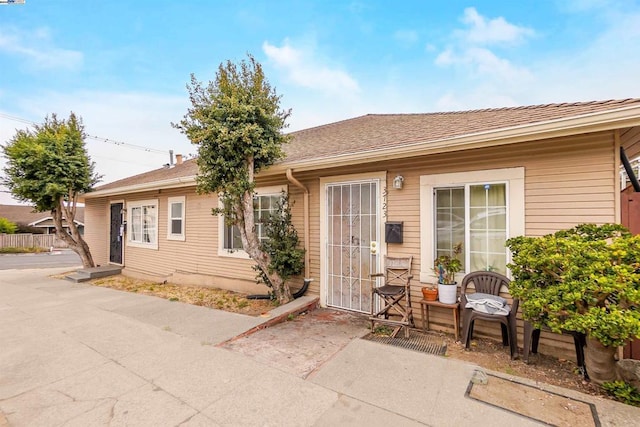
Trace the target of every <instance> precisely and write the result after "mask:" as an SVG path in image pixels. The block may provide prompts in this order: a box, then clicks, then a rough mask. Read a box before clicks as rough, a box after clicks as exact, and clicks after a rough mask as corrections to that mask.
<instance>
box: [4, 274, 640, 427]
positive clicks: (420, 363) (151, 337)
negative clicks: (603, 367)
mask: <svg viewBox="0 0 640 427" xmlns="http://www.w3.org/2000/svg"><path fill="white" fill-rule="evenodd" d="M61 271H62V270H22V271H15V270H10V271H2V272H0V426H2V425H3V423H5V424H7V423H8V425H12V426H103V425H116V426H120V425H123V426H124V425H130V426H147V425H148V426H176V425H180V426H217V425H256V426H258V425H260V426H289V425H291V426H311V425H314V426H336V425H367V426H374V425H385V426H388V425H403V426H405V425H406V426H411V425H475V426H478V425H538V424H536V423H534V422H532V421H530V420H528V419H525V418H522V417H520V416H517V415H514V414H512V413H509V412H506V411H503V410H500V409H497V408H493V407H491V406H487V405H484V404H480V403H478V402H475V401H471V400H469V399H466V398H465V397H464V391H465V389H466V387H467V384H468V383H469V379H470V377H471V374H472V372H473V369H474V366H472V365H468V364H464V363H459V362H457V361H455V360H449V359H446V358H442V357H436V356H429V355H425V354H421V353H417V352H413V351H410V350H403V349H398V348H394V347H389V346H383V345H380V344H377V343H372V342H369V341H364V340H360V339H354V340H353V341H351V342H350V343H349V344H348V345H347V346H346V347H344V348H343V349H342V350H340V351H339V352H338V353H337V355H336V356H335V357H333V358H332V359H331V360H330V361H328V362H327V363H325V364H324V365H323V366H321V367H320V368H318V369H317V370H315V371H314V375H313V376H311V377H309V378H307V379H306V380H305V379H303V378H301V377H300V376H298V375H295V374H292V373H290V372H285V371H283V370H281V369H278V368H277V367H274V366H271V365H269V364H267V363H262V362H260V361H259V360H257V359H256V358H252V357H249V356H246V355H243V354H240V353H237V352H233V351H231V350H229V349H225V348H221V347H217V346H216V344H218V343H222V342H224V341H226V340H228V339H230V338H232V337H234V336H237V335H239V334H241V333H243V332H245V331H247V330H249V329H251V328H254V327H256V326H258V325H259V324H260V323H261V322H264V321H265V320H268V319H264V318H255V317H249V316H243V315H238V314H233V313H227V312H222V311H217V310H211V309H207V308H203V307H196V306H190V305H187V304H181V303H177V302H170V301H167V300H163V299H159V298H155V297H150V296H144V295H137V294H132V293H125V292H120V291H116V290H112V289H105V288H99V287H92V286H88V285H83V284H72V283H70V282H66V281H62V280H56V279H51V278H49V277H47V274H52V273H55V272H61ZM281 308H282V307H281ZM390 366H391V367H392V369H389V367H390ZM582 397H583V398H584V399H586V398H588V397H584V396H582ZM592 400H593V401H595V402H596V404H597V405H598V412H599V414H600V420H601V421H602V423H603V425H630V424H625V423H627V422H633V421H634V420H637V419H638V417H640V410H638V409H636V408H632V407H629V406H626V405H621V404H617V403H614V402H610V401H605V400H602V399H593V398H592ZM2 414H3V415H2Z"/></svg>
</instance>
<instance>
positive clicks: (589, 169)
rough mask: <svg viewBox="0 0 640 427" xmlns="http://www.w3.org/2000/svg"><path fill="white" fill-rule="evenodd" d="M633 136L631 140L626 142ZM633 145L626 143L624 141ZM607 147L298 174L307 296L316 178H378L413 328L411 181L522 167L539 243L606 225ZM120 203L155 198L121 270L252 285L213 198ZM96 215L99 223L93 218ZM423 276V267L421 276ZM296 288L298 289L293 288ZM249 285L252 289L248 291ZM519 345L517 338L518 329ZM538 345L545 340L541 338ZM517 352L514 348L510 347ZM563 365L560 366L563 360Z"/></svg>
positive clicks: (101, 207)
mask: <svg viewBox="0 0 640 427" xmlns="http://www.w3.org/2000/svg"><path fill="white" fill-rule="evenodd" d="M634 135H635V136H634ZM639 135H640V133H639V132H638V130H637V128H634V129H632V130H629V131H627V132H625V133H624V134H623V136H625V138H626V139H625V138H623V140H624V141H627V142H628V141H632V140H634V141H635V142H633V143H632V142H628V144H630V145H629V146H640V144H639V143H638V142H637V140H638V138H637V137H639ZM634 138H635V139H634ZM615 155H616V154H615V142H614V133H613V132H599V133H592V134H586V135H580V136H574V137H564V138H556V139H549V140H543V141H534V142H527V143H520V144H514V145H509V146H502V147H493V148H484V149H474V150H468V151H461V152H455V153H445V154H438V155H430V156H422V157H418V156H416V157H413V158H407V159H404V160H394V161H389V162H384V163H381V162H377V163H370V164H364V165H354V166H351V167H348V168H345V167H342V168H335V169H330V170H322V171H311V172H309V171H305V172H299V173H296V172H295V171H294V176H295V177H296V179H298V180H299V181H300V182H301V183H302V184H304V185H305V186H306V187H307V188H308V189H309V193H310V197H309V212H310V216H311V218H310V220H309V221H310V222H309V236H304V234H303V231H304V219H303V208H304V206H303V193H302V190H300V189H299V188H297V187H295V186H293V185H289V194H290V196H291V200H292V201H293V202H294V205H293V221H294V225H295V227H296V229H297V231H298V233H299V236H300V239H301V242H302V241H303V240H304V239H306V238H307V237H308V238H309V239H310V240H309V245H310V247H309V254H310V265H309V268H310V275H311V277H312V278H314V279H315V280H314V282H312V284H311V286H310V290H309V293H311V294H320V286H321V285H322V281H321V276H322V270H321V268H323V264H322V260H321V259H320V248H321V244H323V239H322V237H321V236H320V221H321V218H320V217H319V212H320V200H321V198H322V197H324V195H323V194H322V192H321V188H320V178H321V177H331V176H338V175H345V174H357V173H367V172H370V173H373V172H380V171H386V173H387V193H386V211H385V217H384V218H382V222H384V221H403V222H404V243H403V244H389V245H387V248H386V250H387V254H388V255H392V256H400V255H412V256H413V259H414V261H413V275H414V281H413V287H412V300H413V305H414V314H415V318H416V323H417V325H418V326H420V325H421V319H420V307H419V304H418V301H419V300H420V299H421V298H422V296H421V292H420V287H421V286H422V285H421V284H420V283H419V277H420V274H419V273H420V270H421V266H420V176H421V175H429V174H441V173H453V172H466V171H478V170H488V169H500V168H513V167H524V169H525V229H526V234H527V235H530V236H540V235H544V234H547V233H551V232H554V231H557V230H559V229H563V228H568V227H571V226H574V225H576V224H579V223H583V222H595V223H606V222H614V221H615V218H616V209H617V207H616V202H615V197H614V196H615V188H616V186H615V180H616V179H617V176H618V174H617V171H616V170H615V169H616V168H615ZM398 174H400V175H402V176H403V177H404V186H403V188H402V189H401V190H395V189H393V188H392V181H393V178H394V177H395V176H396V175H398ZM276 184H277V185H286V178H285V177H284V176H283V177H275V178H270V179H269V180H268V181H267V180H263V181H260V185H276ZM182 195H185V196H186V224H185V225H186V240H185V241H184V242H182V241H170V240H167V239H166V235H167V197H173V196H182ZM120 198H124V199H125V200H126V201H134V200H145V199H156V198H157V199H158V202H159V204H158V207H159V221H158V229H159V230H158V250H151V249H143V248H134V247H126V248H125V264H126V269H127V270H130V271H137V272H142V273H146V274H149V275H154V276H165V277H171V275H172V274H174V273H186V274H199V275H207V276H211V277H212V278H213V283H214V284H215V280H219V281H225V282H229V281H231V282H232V283H233V282H234V281H235V282H236V283H243V284H244V285H247V284H251V283H253V282H254V277H255V272H254V271H253V270H252V269H251V265H252V262H251V261H250V260H244V259H238V258H230V257H225V256H219V255H218V238H219V236H218V220H217V218H216V217H213V216H212V215H211V209H212V208H214V207H215V206H216V203H217V202H216V198H215V197H214V196H203V195H197V194H196V192H195V188H193V187H190V188H183V189H175V190H167V191H165V190H162V191H160V192H158V191H155V192H148V193H140V194H135V195H123V196H122V197H120ZM107 206H108V202H107V201H106V200H102V201H101V200H97V201H94V200H90V201H89V202H88V203H87V212H86V217H87V218H86V223H87V232H86V233H87V234H86V235H87V239H88V240H90V244H91V248H92V250H93V251H95V254H96V255H97V257H98V258H99V259H101V260H104V259H106V257H107V255H108V254H107V248H106V246H108V230H107V229H108V219H107V214H108V208H107ZM101 216H102V218H101ZM381 243H382V242H381ZM427 268H428V267H427ZM298 282H301V280H299V279H298ZM254 286H255V285H254ZM430 313H431V316H430V320H431V325H432V328H436V329H438V328H440V329H447V328H448V329H449V330H450V329H451V327H452V320H451V313H450V310H438V309H437V308H435V307H432V308H431V312H430ZM476 333H477V334H487V335H491V336H494V337H495V336H498V335H499V328H496V327H494V325H491V326H490V327H486V325H483V324H482V322H480V321H479V322H478V325H476ZM519 336H520V337H521V336H522V331H521V328H520V332H519ZM544 337H546V339H545V338H544ZM520 345H522V342H520ZM572 348H573V347H572V341H571V339H570V338H566V337H561V336H559V335H555V334H545V335H543V340H541V342H540V350H541V351H542V352H549V351H550V350H555V351H558V350H559V351H561V352H564V354H565V355H569V356H570V353H571V351H572ZM569 356H567V357H569Z"/></svg>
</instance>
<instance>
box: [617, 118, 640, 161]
mask: <svg viewBox="0 0 640 427" xmlns="http://www.w3.org/2000/svg"><path fill="white" fill-rule="evenodd" d="M620 144H621V145H622V147H624V149H625V152H626V153H627V156H628V157H629V159H630V160H631V159H635V158H636V157H639V156H640V126H636V127H632V128H627V129H622V130H621V131H620Z"/></svg>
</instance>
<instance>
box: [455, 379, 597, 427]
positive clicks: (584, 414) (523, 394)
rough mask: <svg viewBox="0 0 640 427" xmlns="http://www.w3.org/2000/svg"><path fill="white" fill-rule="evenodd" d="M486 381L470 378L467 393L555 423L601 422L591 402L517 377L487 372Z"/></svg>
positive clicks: (584, 426) (560, 425)
mask: <svg viewBox="0 0 640 427" xmlns="http://www.w3.org/2000/svg"><path fill="white" fill-rule="evenodd" d="M485 378H486V381H484V382H476V383H474V382H473V381H472V382H471V384H470V385H469V389H468V390H467V395H468V396H469V397H470V398H472V399H475V400H478V401H481V402H484V403H487V404H489V405H491V406H496V407H498V408H502V409H506V410H508V411H511V412H514V413H516V414H520V415H523V416H525V417H528V418H531V419H534V420H537V421H540V422H542V423H545V424H547V425H553V426H558V427H570V426H576V425H579V426H582V427H587V426H593V427H595V426H596V425H600V423H599V422H598V421H596V419H594V414H595V408H594V407H593V405H591V404H589V403H586V402H582V401H580V400H576V399H571V398H569V397H566V396H562V395H559V394H556V393H551V392H548V391H545V390H540V389H539V388H536V387H531V386H528V385H526V384H522V383H520V382H517V381H510V380H507V379H504V378H500V377H497V376H494V375H487V376H486V377H485Z"/></svg>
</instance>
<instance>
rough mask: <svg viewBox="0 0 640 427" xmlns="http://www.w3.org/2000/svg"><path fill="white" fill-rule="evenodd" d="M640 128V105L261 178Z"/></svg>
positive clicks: (332, 159)
mask: <svg viewBox="0 0 640 427" xmlns="http://www.w3.org/2000/svg"><path fill="white" fill-rule="evenodd" d="M639 125H640V106H638V105H634V106H630V107H623V108H618V109H615V110H609V111H603V112H594V113H590V114H583V115H580V116H574V117H567V118H560V119H554V120H547V121H544V122H539V123H532V124H526V125H519V126H512V127H508V128H501V129H497V130H490V131H485V132H477V133H472V134H466V135H461V136H455V137H450V138H442V139H436V140H421V141H415V142H411V143H407V144H402V146H398V147H391V148H389V147H382V148H377V149H372V150H363V151H359V152H357V153H345V154H337V155H331V156H326V157H321V158H314V159H309V160H300V161H291V162H287V161H286V160H285V161H284V162H282V163H278V164H275V165H273V166H271V167H269V168H268V169H265V170H263V171H261V172H260V173H259V175H260V176H274V175H279V174H283V173H285V172H286V170H287V169H293V170H295V171H297V172H300V171H310V170H317V169H329V168H335V167H340V166H349V165H353V164H362V163H370V162H376V161H383V160H392V159H402V158H406V157H414V156H424V155H428V154H438V153H447V152H455V151H462V150H470V149H475V148H486V147H494V146H500V145H508V144H516V143H520V142H526V141H536V140H541V139H549V138H557V137H563V136H570V135H577V134H582V133H591V132H600V131H607V130H613V129H619V128H624V127H631V126H639ZM195 184H196V175H191V176H186V177H181V178H173V179H169V180H163V181H153V182H148V183H143V184H134V185H129V186H125V187H116V188H110V189H107V190H98V191H94V192H91V193H86V194H84V195H83V196H82V197H81V199H93V198H98V197H105V196H114V195H120V194H126V193H141V192H145V191H152V190H158V189H165V188H166V189H168V188H180V187H189V186H193V185H195Z"/></svg>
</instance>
